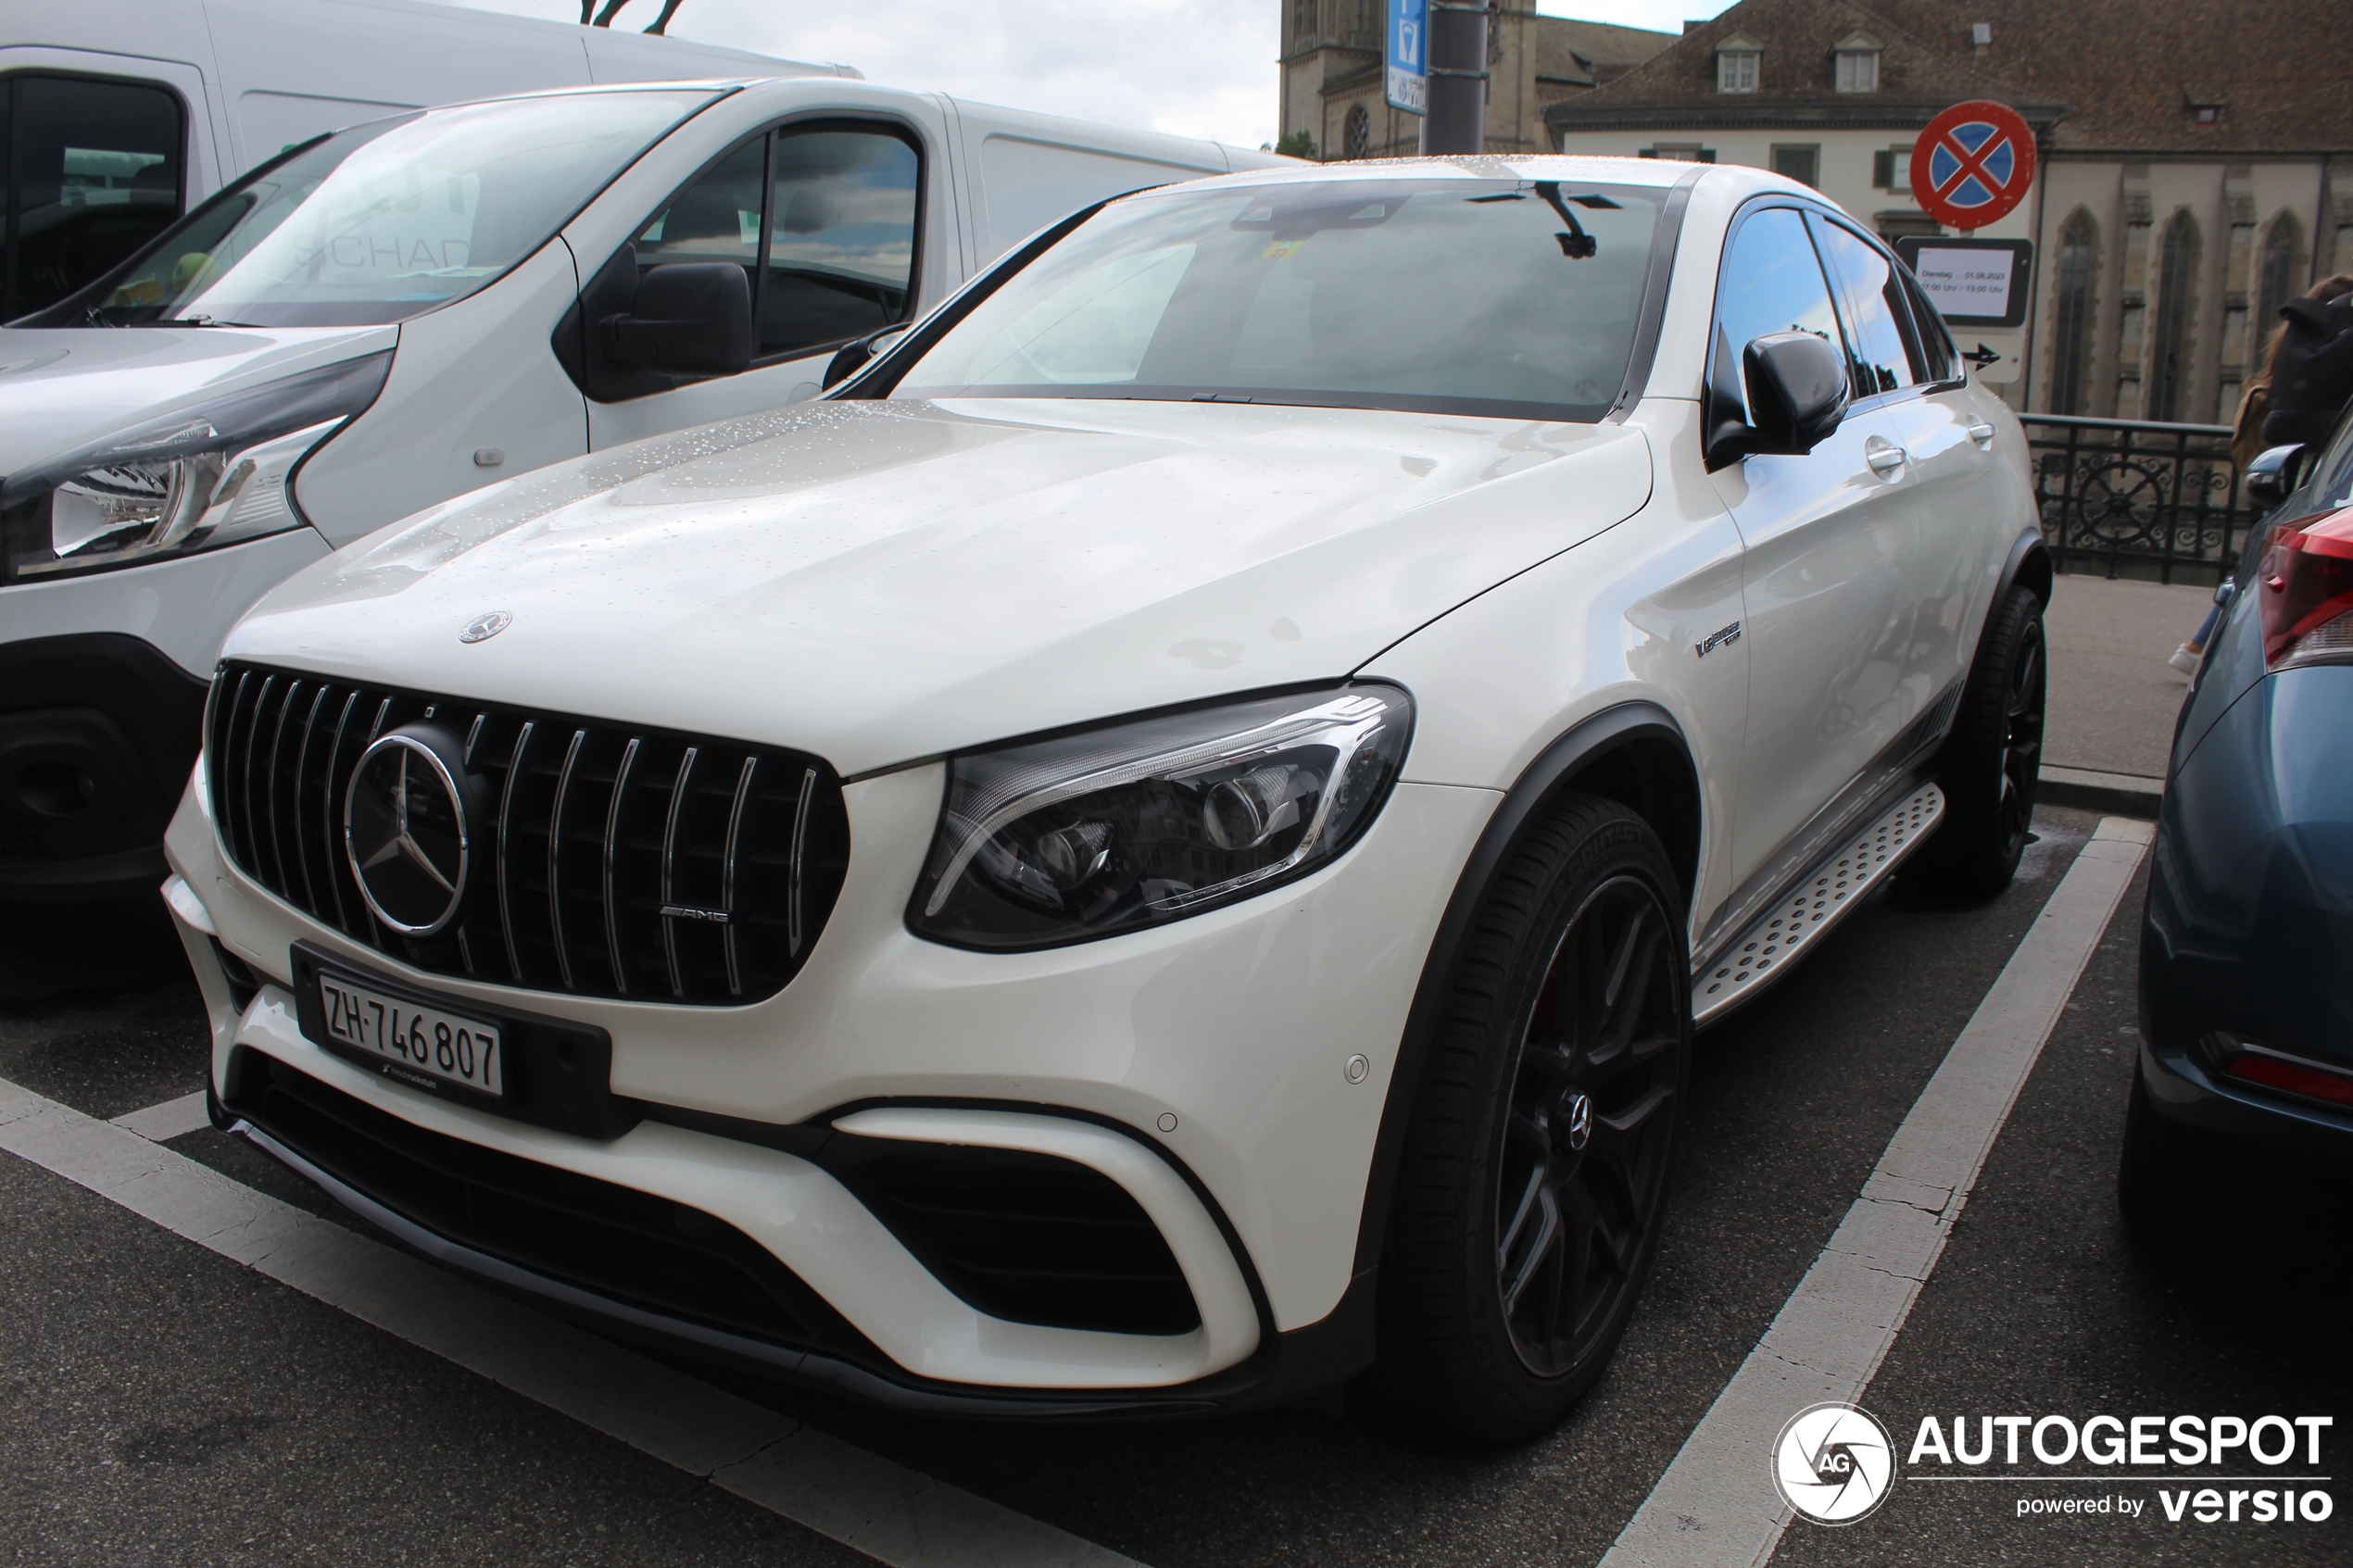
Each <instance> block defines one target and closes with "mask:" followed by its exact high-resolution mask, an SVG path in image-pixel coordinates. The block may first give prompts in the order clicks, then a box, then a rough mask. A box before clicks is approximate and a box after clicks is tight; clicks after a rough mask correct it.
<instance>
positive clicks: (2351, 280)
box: [2262, 272, 2353, 386]
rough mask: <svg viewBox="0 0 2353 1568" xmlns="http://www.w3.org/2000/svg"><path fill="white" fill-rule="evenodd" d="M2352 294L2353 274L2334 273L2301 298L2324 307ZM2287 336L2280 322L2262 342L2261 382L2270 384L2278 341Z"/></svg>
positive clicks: (2278, 352)
mask: <svg viewBox="0 0 2353 1568" xmlns="http://www.w3.org/2000/svg"><path fill="white" fill-rule="evenodd" d="M2348 294H2353V272H2335V273H2332V274H2330V275H2329V276H2328V277H2325V278H2322V280H2321V281H2320V282H2317V283H2314V284H2313V285H2312V286H2311V287H2310V288H2309V289H2306V290H2305V291H2304V294H2303V297H2304V298H2306V299H2310V300H2318V301H2319V302H2320V303H2321V304H2322V305H2326V304H2327V303H2328V302H2329V301H2330V300H2333V299H2336V298H2339V297H2341V296H2343V295H2348ZM2285 336H2287V323H2286V322H2285V321H2281V322H2277V323H2275V324H2274V325H2273V326H2272V328H2271V336H2270V337H2269V338H2266V339H2265V340H2264V342H2263V376H2262V379H2263V382H2264V384H2265V385H2267V386H2268V385H2269V384H2271V367H2272V366H2273V365H2274V364H2276V363H2277V362H2278V361H2279V358H2280V340H2281V339H2282V338H2284V337H2285Z"/></svg>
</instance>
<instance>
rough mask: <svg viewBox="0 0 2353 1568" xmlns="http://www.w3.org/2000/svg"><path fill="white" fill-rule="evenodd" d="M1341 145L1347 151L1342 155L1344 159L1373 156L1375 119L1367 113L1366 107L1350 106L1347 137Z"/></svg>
mask: <svg viewBox="0 0 2353 1568" xmlns="http://www.w3.org/2000/svg"><path fill="white" fill-rule="evenodd" d="M1341 145H1342V146H1343V147H1345V148H1346V149H1347V150H1346V151H1345V152H1344V153H1342V154H1341V155H1340V156H1341V157H1372V156H1373V117H1372V116H1371V115H1369V114H1367V113H1366V112H1365V106H1364V105H1362V104H1351V105H1350V106H1349V107H1348V127H1347V136H1346V140H1345V141H1343V142H1342V143H1341Z"/></svg>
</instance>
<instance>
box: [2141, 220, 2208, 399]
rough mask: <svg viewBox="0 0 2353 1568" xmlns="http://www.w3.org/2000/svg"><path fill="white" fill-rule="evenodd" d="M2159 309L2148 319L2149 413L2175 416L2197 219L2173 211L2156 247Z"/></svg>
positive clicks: (2182, 383) (2186, 345)
mask: <svg viewBox="0 0 2353 1568" xmlns="http://www.w3.org/2000/svg"><path fill="white" fill-rule="evenodd" d="M2158 267H2159V268H2160V269H2161V270H2160V271H2159V272H2158V283H2157V309H2156V310H2155V311H2154V312H2153V314H2152V317H2151V320H2150V321H2149V356H2148V372H2147V373H2148V378H2149V379H2148V389H2149V390H2148V417H2149V418H2150V419H2152V420H2178V419H2180V418H2181V417H2182V412H2183V408H2186V407H2187V405H2188V401H2189V383H2190V346H2191V345H2190V310H2191V307H2192V304H2193V302H2194V301H2195V299H2196V294H2197V220H2196V219H2195V218H2192V217H2191V216H2190V215H2189V211H2188V209H2187V208H2183V210H2182V211H2180V212H2177V213H2175V214H2174V215H2173V220H2172V221H2171V222H2170V223H2168V224H2166V226H2165V237H2164V239H2163V240H2162V241H2160V242H2159V244H2158Z"/></svg>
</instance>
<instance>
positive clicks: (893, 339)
mask: <svg viewBox="0 0 2353 1568" xmlns="http://www.w3.org/2000/svg"><path fill="white" fill-rule="evenodd" d="M906 335H907V328H906V327H905V326H904V325H903V324H902V325H900V326H896V327H885V328H884V329H883V330H882V331H880V332H868V333H867V334H866V335H865V336H864V337H862V338H860V339H859V340H858V341H857V342H855V343H845V344H843V345H841V347H840V349H839V350H838V351H837V352H836V354H835V355H834V357H833V359H832V361H831V362H830V363H829V364H827V365H826V366H825V389H826V390H827V391H828V392H830V391H832V390H833V389H834V388H835V387H836V386H838V385H839V384H841V383H843V382H846V381H848V380H849V378H850V377H852V376H854V375H856V374H857V373H858V372H859V371H861V370H864V369H865V368H866V362H867V361H868V360H870V359H872V358H875V356H876V355H878V354H885V353H887V352H888V351H889V350H890V348H891V346H892V345H895V344H897V343H898V342H899V340H900V338H902V337H905V336H906Z"/></svg>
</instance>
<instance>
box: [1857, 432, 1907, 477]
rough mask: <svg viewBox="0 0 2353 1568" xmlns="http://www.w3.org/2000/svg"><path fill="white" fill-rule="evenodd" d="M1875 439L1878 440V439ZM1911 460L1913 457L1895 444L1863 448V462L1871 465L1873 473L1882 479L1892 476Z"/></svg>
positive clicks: (1888, 443)
mask: <svg viewBox="0 0 2353 1568" xmlns="http://www.w3.org/2000/svg"><path fill="white" fill-rule="evenodd" d="M1873 439H1874V440H1876V439H1877V437H1874V438H1873ZM1911 460H1912V455H1911V454H1910V453H1908V452H1906V451H1905V450H1904V448H1902V447H1901V446H1898V445H1895V444H1894V442H1887V443H1883V444H1881V445H1877V446H1866V447H1864V448H1863V461H1865V462H1867V463H1869V465H1870V466H1871V471H1872V472H1873V473H1875V474H1877V475H1879V476H1880V477H1881V479H1886V478H1888V477H1890V476H1892V475H1893V474H1894V472H1895V470H1898V469H1900V468H1902V467H1903V466H1904V465H1905V464H1906V463H1908V462H1910V461H1911Z"/></svg>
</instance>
